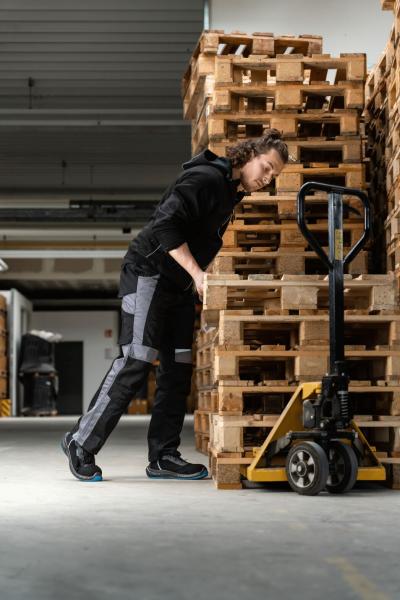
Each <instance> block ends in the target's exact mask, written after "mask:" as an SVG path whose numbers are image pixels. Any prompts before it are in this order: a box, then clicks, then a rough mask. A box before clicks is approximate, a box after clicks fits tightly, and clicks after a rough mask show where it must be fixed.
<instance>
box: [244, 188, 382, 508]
mask: <svg viewBox="0 0 400 600" xmlns="http://www.w3.org/2000/svg"><path fill="white" fill-rule="evenodd" d="M314 191H322V192H326V193H327V194H328V234H329V256H328V255H327V253H326V252H325V250H324V249H323V248H322V246H321V244H320V243H319V241H318V240H317V239H316V237H315V236H314V235H313V233H312V232H311V231H310V230H309V228H308V227H307V223H306V216H305V197H306V195H307V194H310V193H312V192H314ZM343 196H346V197H347V196H351V197H356V198H358V199H359V200H361V202H362V205H363V212H364V231H363V234H362V236H361V238H360V239H359V240H358V241H357V242H356V244H355V245H354V246H353V247H352V248H351V249H350V250H349V252H348V254H347V255H346V256H345V257H343V212H344V211H343V208H344V207H345V210H348V211H353V212H356V213H357V214H360V213H359V212H358V210H356V209H355V208H354V207H353V206H350V205H348V204H347V203H344V202H343ZM297 223H298V226H299V228H300V230H301V232H302V234H303V235H304V237H305V238H306V240H307V241H308V243H309V244H310V246H311V248H312V249H313V250H314V251H315V252H316V254H317V255H318V256H319V258H320V259H321V260H322V262H323V264H324V265H325V266H326V267H327V269H328V271H329V346H330V353H329V373H327V374H326V375H325V376H324V377H323V378H322V381H319V382H307V383H302V384H301V385H299V386H298V387H297V389H296V391H295V392H294V394H293V396H292V397H291V399H290V400H289V403H288V405H287V406H286V408H285V409H284V411H283V412H282V414H281V415H280V417H279V419H278V421H277V422H276V424H275V426H274V427H273V429H272V430H271V432H270V433H269V435H268V437H267V438H266V440H265V441H264V443H263V445H262V446H261V447H259V448H254V449H253V455H254V459H253V461H252V463H251V464H250V465H249V466H248V467H246V466H244V467H243V468H242V475H244V477H245V478H246V479H248V480H249V481H257V482H278V481H288V482H289V485H290V487H291V488H292V489H293V490H294V491H295V492H297V493H298V494H302V495H307V496H312V495H316V494H319V492H321V491H322V490H324V489H326V490H327V491H328V492H330V493H332V494H340V493H344V492H348V491H349V490H351V489H352V488H353V486H354V484H355V482H356V481H357V480H358V481H361V480H363V481H366V480H374V481H377V480H379V481H384V480H385V479H386V472H385V468H384V467H383V465H382V464H381V463H380V461H379V459H378V458H377V456H376V454H375V452H374V449H373V448H371V446H370V445H369V444H368V442H367V440H366V438H365V436H364V435H363V433H362V431H361V430H360V429H359V428H358V427H357V425H356V424H355V422H354V420H353V414H352V407H351V403H350V398H349V392H348V388H349V374H348V365H347V361H346V360H345V356H344V283H343V280H344V276H343V274H344V267H345V265H347V264H349V263H350V262H351V261H352V260H353V259H354V258H355V256H356V255H357V254H358V253H359V252H360V250H361V249H362V248H363V246H364V245H365V243H366V241H367V239H368V237H369V234H370V206H369V201H368V197H367V195H366V194H365V193H364V192H362V191H360V190H357V189H352V188H345V187H341V186H336V185H330V184H326V183H319V182H313V181H310V182H307V183H305V184H304V185H303V186H302V187H301V188H300V191H299V193H298V196H297Z"/></svg>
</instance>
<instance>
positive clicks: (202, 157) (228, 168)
mask: <svg viewBox="0 0 400 600" xmlns="http://www.w3.org/2000/svg"><path fill="white" fill-rule="evenodd" d="M200 165H208V166H212V167H215V168H216V169H219V170H220V171H222V173H223V174H224V175H225V176H226V177H228V179H232V164H231V161H230V159H229V158H225V157H224V156H217V154H214V152H212V151H211V150H208V148H206V149H205V150H203V151H202V152H200V153H199V154H196V156H193V158H191V159H190V160H188V161H187V162H185V163H183V165H182V168H183V169H191V168H192V167H198V166H200Z"/></svg>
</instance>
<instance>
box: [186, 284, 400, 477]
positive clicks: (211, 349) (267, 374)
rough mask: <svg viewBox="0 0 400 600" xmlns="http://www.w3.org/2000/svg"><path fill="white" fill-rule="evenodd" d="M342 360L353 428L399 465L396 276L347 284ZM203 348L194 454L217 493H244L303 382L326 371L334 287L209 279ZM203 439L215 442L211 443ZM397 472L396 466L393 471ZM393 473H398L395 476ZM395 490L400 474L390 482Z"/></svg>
mask: <svg viewBox="0 0 400 600" xmlns="http://www.w3.org/2000/svg"><path fill="white" fill-rule="evenodd" d="M345 287H346V293H345V310H346V316H345V320H346V331H345V343H346V356H347V358H348V359H349V360H350V373H351V379H352V380H351V387H350V392H351V393H350V397H351V401H352V402H353V406H354V411H355V414H356V415H357V416H356V421H357V423H358V424H359V426H361V427H363V428H365V433H366V435H367V437H368V439H369V441H370V442H371V443H372V444H373V445H375V447H376V448H377V450H378V452H379V455H380V456H381V458H382V460H383V461H384V462H385V463H386V464H387V465H391V464H393V463H395V464H396V463H399V462H400V458H399V457H400V385H399V384H400V314H399V311H398V309H397V297H396V290H395V282H394V277H393V275H390V274H389V275H360V276H358V277H354V276H352V275H348V276H346V282H345ZM202 325H203V332H202V333H201V334H200V336H199V339H198V350H197V354H198V357H197V369H196V379H197V386H198V390H199V392H198V393H199V410H198V411H197V413H196V426H197V427H198V428H199V429H198V431H197V433H196V441H197V447H198V448H199V449H200V450H202V451H207V450H208V451H209V452H210V462H211V467H212V473H213V477H214V480H215V482H216V484H217V486H218V487H219V488H229V489H230V488H238V487H240V486H241V483H240V466H241V465H246V464H250V462H251V457H252V448H253V447H254V446H258V445H260V443H261V442H262V441H263V439H264V438H265V437H266V434H267V433H268V432H269V430H270V429H271V427H272V426H273V425H274V423H275V421H276V419H277V416H278V415H279V414H280V413H281V412H282V410H283V408H284V407H285V406H286V404H287V402H288V400H289V399H290V396H291V395H292V394H293V392H294V389H295V387H296V385H297V383H299V382H303V381H315V380H316V381H318V380H319V379H320V378H321V377H322V375H323V374H324V373H325V372H326V371H327V368H328V282H327V279H326V277H324V276H318V275H308V276H295V275H285V276H283V277H277V276H272V275H270V276H267V275H264V276H254V277H251V278H249V279H247V280H242V279H239V276H236V278H235V277H233V276H231V277H229V278H224V277H221V276H217V275H207V286H206V293H205V299H204V310H203V313H202ZM207 437H209V442H208V439H207ZM397 468H398V467H394V470H395V471H396V469H397ZM391 470H392V471H393V467H392V469H391ZM391 476H392V481H394V484H395V485H397V484H398V483H399V479H398V474H397V473H396V472H395V477H394V480H393V473H391Z"/></svg>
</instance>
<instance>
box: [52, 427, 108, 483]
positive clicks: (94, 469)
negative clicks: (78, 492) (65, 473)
mask: <svg viewBox="0 0 400 600" xmlns="http://www.w3.org/2000/svg"><path fill="white" fill-rule="evenodd" d="M61 448H62V450H63V452H64V454H65V455H66V456H67V457H68V461H69V468H70V470H71V473H72V475H74V476H75V477H76V478H77V479H80V481H102V479H103V477H102V471H101V469H100V467H98V466H97V465H96V463H95V461H94V454H91V453H90V452H87V451H86V450H85V449H84V448H82V446H80V445H79V444H77V443H76V441H75V440H74V438H73V437H72V435H71V434H70V433H66V434H65V436H64V437H63V439H62V441H61Z"/></svg>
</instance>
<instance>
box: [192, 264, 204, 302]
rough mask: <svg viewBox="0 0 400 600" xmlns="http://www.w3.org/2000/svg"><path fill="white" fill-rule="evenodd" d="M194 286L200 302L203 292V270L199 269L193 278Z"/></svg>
mask: <svg viewBox="0 0 400 600" xmlns="http://www.w3.org/2000/svg"><path fill="white" fill-rule="evenodd" d="M193 282H194V286H195V288H196V291H197V293H198V295H199V298H200V300H201V302H203V294H204V271H199V273H198V274H197V275H196V277H194V278H193Z"/></svg>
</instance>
